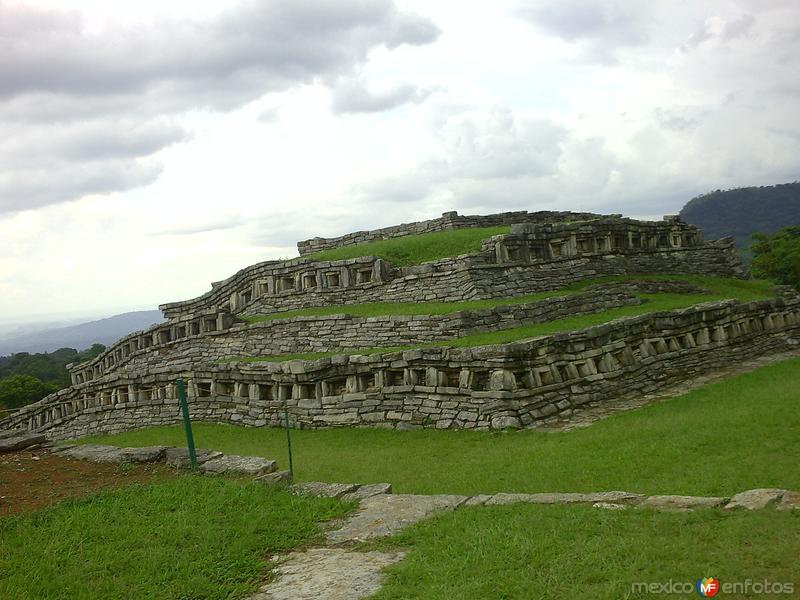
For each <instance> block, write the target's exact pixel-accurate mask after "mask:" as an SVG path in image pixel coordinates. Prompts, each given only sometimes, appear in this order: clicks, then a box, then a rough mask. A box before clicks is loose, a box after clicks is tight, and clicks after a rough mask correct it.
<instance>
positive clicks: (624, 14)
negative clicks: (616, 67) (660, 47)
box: [517, 0, 648, 45]
mask: <svg viewBox="0 0 800 600" xmlns="http://www.w3.org/2000/svg"><path fill="white" fill-rule="evenodd" d="M636 4H637V3H633V2H600V1H598V0H590V1H585V0H558V1H552V0H550V1H547V2H531V1H529V2H524V3H522V4H521V5H520V7H519V9H518V11H517V14H518V15H519V16H521V17H522V18H524V19H525V20H527V21H528V22H530V23H531V24H532V25H534V26H536V27H538V28H539V29H541V30H543V31H545V32H547V33H550V34H552V35H556V36H558V37H560V38H562V39H564V40H566V41H568V42H575V41H584V40H595V41H596V40H601V41H604V42H612V43H615V44H621V45H638V44H643V43H645V42H646V41H647V40H648V36H647V33H646V31H645V27H644V17H643V14H642V11H641V9H640V8H636Z"/></svg>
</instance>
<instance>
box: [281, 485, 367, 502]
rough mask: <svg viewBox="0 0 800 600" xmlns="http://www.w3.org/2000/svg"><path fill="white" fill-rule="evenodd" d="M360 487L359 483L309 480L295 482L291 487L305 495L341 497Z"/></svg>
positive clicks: (293, 491)
mask: <svg viewBox="0 0 800 600" xmlns="http://www.w3.org/2000/svg"><path fill="white" fill-rule="evenodd" d="M358 488H359V485H358V484H357V483H324V482H322V481H308V482H306V483H295V484H294V485H292V487H291V488H290V489H291V491H292V493H294V494H300V495H303V496H321V497H325V498H340V497H342V496H344V495H345V494H348V493H351V492H355V491H356V490H357V489H358Z"/></svg>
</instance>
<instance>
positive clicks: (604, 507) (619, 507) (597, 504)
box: [592, 502, 628, 510]
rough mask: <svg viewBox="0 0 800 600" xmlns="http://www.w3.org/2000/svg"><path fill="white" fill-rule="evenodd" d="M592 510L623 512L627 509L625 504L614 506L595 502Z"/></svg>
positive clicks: (610, 503) (608, 503)
mask: <svg viewBox="0 0 800 600" xmlns="http://www.w3.org/2000/svg"><path fill="white" fill-rule="evenodd" d="M592 508H602V509H604V510H625V509H626V508H628V507H627V506H626V505H625V504H615V503H614V502H595V503H594V504H592Z"/></svg>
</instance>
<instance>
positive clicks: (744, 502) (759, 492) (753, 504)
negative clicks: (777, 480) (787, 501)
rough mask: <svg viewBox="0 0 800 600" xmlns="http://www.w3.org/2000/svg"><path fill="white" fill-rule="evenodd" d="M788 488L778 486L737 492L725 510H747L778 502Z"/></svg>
mask: <svg viewBox="0 0 800 600" xmlns="http://www.w3.org/2000/svg"><path fill="white" fill-rule="evenodd" d="M787 491H788V490H780V489H776V488H760V489H756V490H747V491H746V492H741V493H739V494H736V495H735V496H734V497H733V498H731V501H730V502H728V503H727V504H726V505H725V510H734V509H737V508H745V509H747V510H759V509H762V508H766V507H767V506H771V505H773V504H777V503H778V502H779V501H780V500H781V499H782V498H783V495H784V494H785V493H786V492H787Z"/></svg>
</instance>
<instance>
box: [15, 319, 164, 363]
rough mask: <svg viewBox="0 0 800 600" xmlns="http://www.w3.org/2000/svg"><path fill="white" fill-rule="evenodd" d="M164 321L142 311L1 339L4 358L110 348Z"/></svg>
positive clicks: (17, 334)
mask: <svg viewBox="0 0 800 600" xmlns="http://www.w3.org/2000/svg"><path fill="white" fill-rule="evenodd" d="M163 321H164V317H163V315H162V314H161V311H158V310H140V311H136V312H128V313H123V314H121V315H115V316H113V317H108V318H107V319H100V320H97V321H89V322H87V323H79V324H77V325H70V326H68V327H57V328H53V329H46V330H40V331H29V332H26V333H20V332H15V333H14V335H7V336H3V337H0V356H4V355H8V354H13V353H15V352H52V351H53V350H57V349H59V348H75V349H77V350H82V349H84V348H89V347H90V346H91V345H92V344H104V345H106V346H108V345H109V344H111V343H113V342H115V341H117V340H118V339H119V338H121V337H123V336H125V335H127V334H129V333H132V332H134V331H139V330H141V329H146V328H147V327H150V326H151V325H155V324H156V323H161V322H163Z"/></svg>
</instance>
